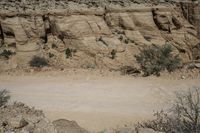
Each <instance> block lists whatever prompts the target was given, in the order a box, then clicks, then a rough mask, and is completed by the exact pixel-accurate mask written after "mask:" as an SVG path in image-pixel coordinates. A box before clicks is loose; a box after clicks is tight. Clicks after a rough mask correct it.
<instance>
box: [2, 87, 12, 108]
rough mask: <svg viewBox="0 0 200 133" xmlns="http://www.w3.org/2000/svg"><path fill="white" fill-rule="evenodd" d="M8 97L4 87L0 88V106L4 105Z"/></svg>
mask: <svg viewBox="0 0 200 133" xmlns="http://www.w3.org/2000/svg"><path fill="white" fill-rule="evenodd" d="M9 99H10V95H9V92H8V91H7V90H5V89H3V90H0V107H1V106H3V105H5V104H6V103H7V102H8V100H9Z"/></svg>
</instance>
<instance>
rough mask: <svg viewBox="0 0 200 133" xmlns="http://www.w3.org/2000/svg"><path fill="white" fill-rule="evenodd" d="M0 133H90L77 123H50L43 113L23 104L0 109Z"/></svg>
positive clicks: (59, 121) (65, 121)
mask: <svg viewBox="0 0 200 133" xmlns="http://www.w3.org/2000/svg"><path fill="white" fill-rule="evenodd" d="M0 133H89V132H88V131H86V130H85V129H83V128H81V127H80V126H79V125H78V124H77V123H76V122H74V121H68V120H56V121H54V122H50V121H49V120H48V119H47V118H46V117H45V115H44V114H43V112H42V111H40V110H36V109H34V108H30V107H28V106H26V105H24V104H23V103H14V104H13V105H7V106H3V107H0Z"/></svg>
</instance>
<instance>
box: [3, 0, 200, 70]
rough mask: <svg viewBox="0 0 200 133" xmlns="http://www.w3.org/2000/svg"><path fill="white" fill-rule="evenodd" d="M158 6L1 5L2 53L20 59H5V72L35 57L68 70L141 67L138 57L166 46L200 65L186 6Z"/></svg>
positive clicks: (132, 1) (151, 0) (129, 2)
mask: <svg viewBox="0 0 200 133" xmlns="http://www.w3.org/2000/svg"><path fill="white" fill-rule="evenodd" d="M157 4H158V3H157V2H156V1H155V0H148V1H140V0H104V1H101V0H90V1H88V0H84V1H80V0H58V1H57V0H52V1H49V0H44V1H36V0H32V1H31V0H9V1H1V2H0V5H1V6H0V10H1V11H0V25H1V26H0V42H1V43H0V46H1V48H0V49H1V51H3V50H4V49H9V50H11V51H13V52H14V53H16V54H13V56H10V58H9V59H8V58H2V57H1V58H0V64H1V65H0V70H5V69H11V68H16V67H27V66H28V63H29V61H30V60H31V59H32V58H33V57H34V56H43V57H45V58H47V59H48V60H49V63H50V64H51V65H52V66H55V67H62V68H63V67H73V68H106V69H114V70H119V69H121V68H122V67H125V66H133V67H137V63H136V61H135V57H134V55H137V54H138V53H139V52H140V50H141V49H143V48H145V47H148V46H151V45H153V44H154V45H159V46H160V45H164V44H165V43H166V42H169V43H171V44H172V45H173V49H174V54H175V55H176V54H178V55H179V56H180V57H181V58H182V60H183V62H184V63H185V62H189V61H191V60H197V59H199V57H200V52H199V50H200V46H199V39H198V34H197V30H196V28H195V26H193V25H192V24H191V23H189V22H188V21H187V20H186V19H185V18H184V13H183V8H182V7H183V6H184V5H179V6H176V5H174V4H173V5H172V4H169V3H162V4H160V5H157ZM113 53H114V55H115V58H114V59H112V54H113ZM66 54H68V55H66ZM66 56H68V57H69V58H66Z"/></svg>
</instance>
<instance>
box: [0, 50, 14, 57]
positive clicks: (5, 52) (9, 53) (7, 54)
mask: <svg viewBox="0 0 200 133" xmlns="http://www.w3.org/2000/svg"><path fill="white" fill-rule="evenodd" d="M13 54H15V53H14V52H12V51H10V50H4V51H3V52H2V53H0V56H2V57H4V58H6V59H9V57H10V56H12V55H13Z"/></svg>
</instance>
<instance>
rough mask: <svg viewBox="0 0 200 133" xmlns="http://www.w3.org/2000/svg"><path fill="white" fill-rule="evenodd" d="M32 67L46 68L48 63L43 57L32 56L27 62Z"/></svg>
mask: <svg viewBox="0 0 200 133" xmlns="http://www.w3.org/2000/svg"><path fill="white" fill-rule="evenodd" d="M29 63H30V66H32V67H44V66H48V61H47V60H46V59H45V58H43V57H38V56H34V57H33V59H32V60H31V61H30V62H29Z"/></svg>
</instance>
